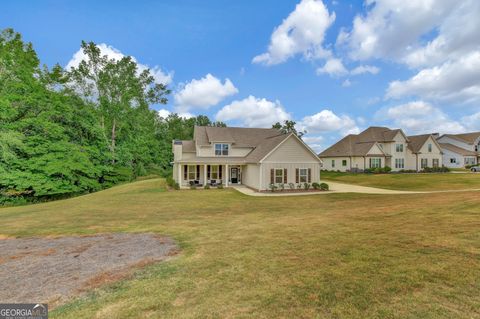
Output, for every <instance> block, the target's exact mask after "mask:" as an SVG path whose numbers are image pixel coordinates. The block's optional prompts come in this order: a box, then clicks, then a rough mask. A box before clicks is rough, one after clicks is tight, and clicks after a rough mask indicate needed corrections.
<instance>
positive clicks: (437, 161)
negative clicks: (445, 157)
mask: <svg viewBox="0 0 480 319" xmlns="http://www.w3.org/2000/svg"><path fill="white" fill-rule="evenodd" d="M439 163H440V161H439V160H438V158H434V159H433V160H432V166H433V167H439V166H440V165H439Z"/></svg>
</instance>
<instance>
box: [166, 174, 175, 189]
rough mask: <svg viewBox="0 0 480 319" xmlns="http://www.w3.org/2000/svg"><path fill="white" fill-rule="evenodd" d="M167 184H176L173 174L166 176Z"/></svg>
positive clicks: (172, 185) (171, 185)
mask: <svg viewBox="0 0 480 319" xmlns="http://www.w3.org/2000/svg"><path fill="white" fill-rule="evenodd" d="M166 181H167V185H168V186H170V187H171V188H173V187H174V186H175V180H174V179H173V178H172V176H167V178H166Z"/></svg>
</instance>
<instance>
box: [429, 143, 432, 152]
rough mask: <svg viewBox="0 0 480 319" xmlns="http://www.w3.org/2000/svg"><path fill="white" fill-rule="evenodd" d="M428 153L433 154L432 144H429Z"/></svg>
mask: <svg viewBox="0 0 480 319" xmlns="http://www.w3.org/2000/svg"><path fill="white" fill-rule="evenodd" d="M428 152H429V153H431V152H432V144H428Z"/></svg>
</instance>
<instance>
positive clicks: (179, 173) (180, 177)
mask: <svg viewBox="0 0 480 319" xmlns="http://www.w3.org/2000/svg"><path fill="white" fill-rule="evenodd" d="M177 183H178V185H180V186H182V164H178V178H177Z"/></svg>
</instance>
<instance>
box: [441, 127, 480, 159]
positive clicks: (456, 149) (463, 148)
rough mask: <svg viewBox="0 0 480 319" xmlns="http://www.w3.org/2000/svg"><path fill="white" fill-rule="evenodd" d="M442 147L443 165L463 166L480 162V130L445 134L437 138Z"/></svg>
mask: <svg viewBox="0 0 480 319" xmlns="http://www.w3.org/2000/svg"><path fill="white" fill-rule="evenodd" d="M437 142H438V143H439V144H440V146H441V147H442V151H443V165H445V166H447V167H450V168H461V167H465V166H466V165H476V164H478V163H479V162H480V132H473V133H466V134H444V135H442V136H440V137H438V138H437Z"/></svg>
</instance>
